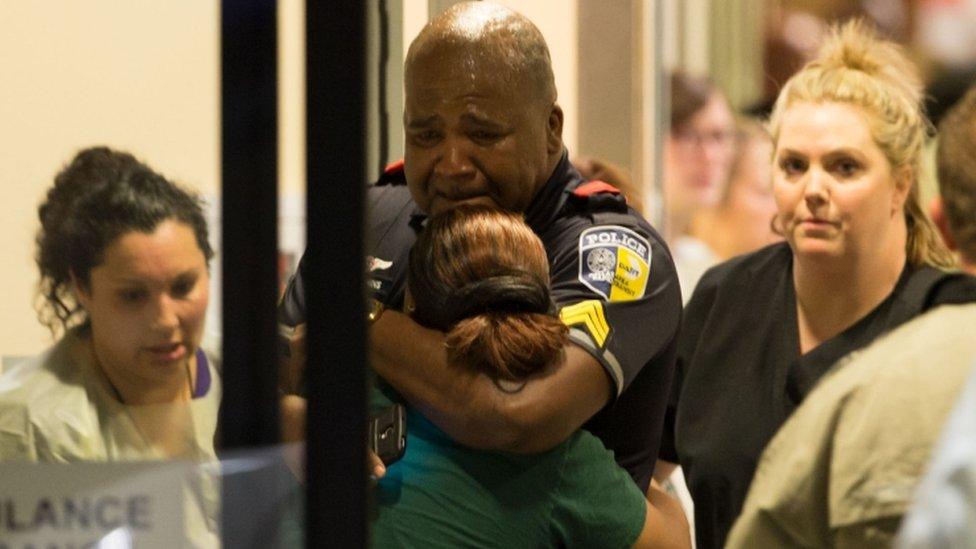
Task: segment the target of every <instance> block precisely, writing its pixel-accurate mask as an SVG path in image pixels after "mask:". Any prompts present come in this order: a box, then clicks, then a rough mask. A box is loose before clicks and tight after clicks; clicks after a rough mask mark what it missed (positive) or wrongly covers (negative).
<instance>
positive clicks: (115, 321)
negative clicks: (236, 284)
mask: <svg viewBox="0 0 976 549" xmlns="http://www.w3.org/2000/svg"><path fill="white" fill-rule="evenodd" d="M208 281H209V276H208V273H207V262H206V258H205V257H204V255H203V252H202V251H201V250H200V247H199V246H198V245H197V240H196V236H195V235H194V233H193V230H192V229H191V228H190V227H189V226H187V225H186V224H184V223H180V222H177V221H173V220H169V221H164V222H162V223H160V224H159V225H158V226H157V227H156V230H155V231H153V232H152V233H150V234H146V233H142V232H138V231H130V232H127V233H123V234H122V235H121V236H119V237H118V238H116V239H115V241H113V242H112V243H111V244H110V245H109V246H108V247H107V248H106V249H105V252H104V259H103V261H102V263H101V264H99V265H98V266H96V267H94V268H92V270H91V274H90V276H89V284H88V286H87V288H85V287H81V285H80V284H77V283H76V284H75V292H76V295H77V296H78V299H79V301H80V302H81V304H82V305H83V306H84V307H85V310H86V311H87V312H88V316H89V318H90V319H91V328H92V342H93V346H94V348H95V355H96V357H97V358H98V360H99V363H100V365H101V367H102V368H103V369H105V371H106V373H107V374H108V375H109V379H111V380H112V381H113V383H115V384H116V385H121V386H123V387H124V388H126V389H130V390H131V389H136V390H144V391H152V390H163V389H165V388H167V387H169V388H171V389H173V390H174V391H182V390H184V388H186V387H187V385H188V383H187V369H188V367H189V366H192V365H193V364H194V354H195V353H196V350H197V347H198V346H199V344H200V339H201V336H202V334H203V321H204V313H205V312H206V309H207V301H208V297H209V293H208V292H209V290H208ZM117 388H119V389H120V391H121V390H122V388H121V387H117ZM160 392H165V391H160Z"/></svg>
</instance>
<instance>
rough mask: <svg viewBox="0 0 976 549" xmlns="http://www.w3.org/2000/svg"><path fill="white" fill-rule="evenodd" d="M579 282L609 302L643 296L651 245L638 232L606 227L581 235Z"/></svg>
mask: <svg viewBox="0 0 976 549" xmlns="http://www.w3.org/2000/svg"><path fill="white" fill-rule="evenodd" d="M579 265H580V267H579V280H580V282H582V283H583V284H585V285H586V286H587V287H588V288H590V289H591V290H593V291H594V292H596V293H598V294H600V295H602V296H603V297H604V298H605V299H607V300H608V301H629V300H632V299H640V298H641V297H644V292H645V291H646V290H647V277H648V274H649V273H650V272H651V246H650V245H649V244H648V243H647V239H645V238H644V237H643V236H641V235H639V234H637V233H636V232H634V231H632V230H630V229H626V228H624V227H618V226H616V225H607V226H603V227H592V228H590V229H586V230H585V231H583V233H582V234H580V240H579Z"/></svg>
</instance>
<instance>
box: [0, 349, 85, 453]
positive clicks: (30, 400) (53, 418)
mask: <svg viewBox="0 0 976 549" xmlns="http://www.w3.org/2000/svg"><path fill="white" fill-rule="evenodd" d="M75 343H76V341H74V340H73V339H72V338H71V337H70V336H69V337H65V338H63V339H62V340H61V341H59V342H58V343H57V344H55V345H54V346H53V347H51V348H50V349H48V350H46V351H45V352H43V353H41V354H40V355H37V356H35V357H33V358H30V359H27V360H24V361H23V362H20V363H18V364H16V365H14V366H13V367H12V368H10V369H9V370H8V371H6V372H4V374H3V376H0V426H2V431H3V433H2V437H0V438H2V439H3V441H2V442H3V444H0V446H2V448H0V453H2V454H3V458H4V459H8V458H9V459H14V458H17V457H20V458H24V459H43V456H41V455H39V448H40V447H41V446H44V447H45V448H46V449H47V450H49V451H51V452H54V453H57V449H56V448H55V446H56V445H57V444H59V443H58V442H57V441H58V440H61V439H64V440H65V441H67V440H72V441H80V440H81V439H83V438H85V436H84V433H85V432H88V431H92V432H94V431H97V429H95V428H89V427H91V422H90V421H89V420H90V419H91V415H92V414H91V413H90V410H91V406H90V404H91V403H90V398H89V391H88V388H87V387H86V384H85V382H84V372H83V370H82V368H80V367H79V365H78V364H77V362H76V360H77V359H76V356H75V355H76V353H75V349H74V348H73V347H74V344H75ZM42 441H43V443H42ZM59 455H60V454H59Z"/></svg>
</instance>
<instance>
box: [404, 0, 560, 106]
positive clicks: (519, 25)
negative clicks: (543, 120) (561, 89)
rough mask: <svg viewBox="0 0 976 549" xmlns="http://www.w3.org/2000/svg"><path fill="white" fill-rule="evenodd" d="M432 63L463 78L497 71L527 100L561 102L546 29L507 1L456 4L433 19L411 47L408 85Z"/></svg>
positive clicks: (545, 104)
mask: <svg viewBox="0 0 976 549" xmlns="http://www.w3.org/2000/svg"><path fill="white" fill-rule="evenodd" d="M431 64H435V65H436V66H437V67H438V68H439V69H440V70H442V71H449V72H450V73H451V74H453V75H454V76H455V77H461V78H472V79H473V78H476V77H477V76H479V75H483V74H486V73H487V74H492V75H494V76H495V77H496V78H498V79H499V80H501V81H503V82H504V83H505V84H506V86H507V87H509V89H511V90H513V93H519V94H522V95H523V100H525V99H533V100H535V102H537V103H538V104H539V105H540V106H544V107H546V108H548V107H551V106H552V105H553V104H554V103H555V102H556V84H555V79H554V78H553V73H552V61H551V60H550V57H549V48H548V47H547V46H546V41H545V39H544V38H543V37H542V33H541V32H539V29H538V28H537V27H536V26H535V25H533V24H532V22H531V21H529V20H528V19H527V18H526V17H525V16H523V15H521V14H519V13H517V12H515V11H512V10H510V9H508V8H506V7H503V6H498V5H495V4H491V3H489V2H465V3H461V4H455V5H454V6H451V7H450V8H449V9H447V10H446V11H444V13H442V14H440V15H438V16H437V17H436V18H434V19H433V20H432V21H431V22H429V23H428V24H427V26H425V27H424V29H423V30H422V31H420V34H419V35H418V36H417V38H416V39H414V41H413V43H412V44H411V45H410V50H409V51H408V52H407V59H406V62H405V70H404V72H405V74H404V76H405V80H406V82H407V85H408V86H409V85H410V82H411V81H412V78H411V77H412V76H413V73H415V72H416V71H417V70H418V68H419V67H422V68H426V69H429V68H430V66H431ZM515 90H518V91H517V92H516V91H515ZM408 93H409V90H408Z"/></svg>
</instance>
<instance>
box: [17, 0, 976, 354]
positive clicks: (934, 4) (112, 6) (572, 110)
mask: <svg viewBox="0 0 976 549" xmlns="http://www.w3.org/2000/svg"><path fill="white" fill-rule="evenodd" d="M453 3H455V2H451V1H442V0H441V1H438V0H378V1H376V2H370V10H371V11H370V29H371V32H370V38H371V40H370V43H369V44H368V45H367V46H368V48H369V63H370V67H369V69H368V71H367V73H368V74H369V78H370V80H369V82H368V83H367V90H368V104H369V105H370V109H371V112H370V116H369V121H370V122H369V127H368V128H367V136H368V144H369V149H368V151H369V159H368V162H369V164H368V173H369V174H370V176H371V177H375V175H377V174H378V173H379V171H380V170H381V168H382V166H383V165H384V164H386V163H387V162H389V161H392V160H396V159H398V158H400V156H401V155H402V150H403V145H402V139H403V133H402V129H401V127H400V120H401V116H402V106H401V105H402V99H403V93H402V84H401V81H402V66H401V65H402V60H403V56H404V54H405V52H406V48H407V46H408V45H409V43H410V41H411V40H412V38H413V37H414V36H415V35H416V33H417V32H418V31H419V30H420V28H421V27H422V26H423V24H424V23H425V22H426V21H427V19H428V18H429V17H430V16H431V15H432V14H436V13H439V12H440V11H441V10H443V9H444V8H446V7H447V6H449V5H451V4H453ZM499 3H502V4H505V5H508V6H510V7H512V8H514V9H516V10H518V11H521V12H522V13H524V14H525V15H527V16H528V17H529V18H530V19H532V20H533V21H534V22H535V23H536V24H537V25H538V27H539V28H540V29H541V31H542V33H543V34H544V35H545V36H546V39H547V41H548V43H549V47H550V50H551V52H552V57H553V63H554V68H555V72H556V84H557V87H558V90H559V102H560V104H561V105H562V108H563V110H564V112H565V115H566V116H565V120H566V124H565V133H564V138H565V142H566V145H567V147H568V148H569V151H570V155H571V156H572V157H574V158H590V159H598V160H599V161H600V162H601V163H606V164H610V165H612V166H613V167H614V169H615V170H616V171H614V172H613V173H617V174H622V177H624V178H625V179H626V181H625V183H627V184H629V185H631V187H632V188H633V190H632V191H631V197H630V199H631V202H632V203H636V204H639V205H640V206H642V207H643V209H644V212H645V215H646V216H647V217H648V218H649V219H650V220H651V221H652V223H654V224H655V225H656V226H658V227H659V228H662V229H663V230H664V231H665V233H666V234H668V235H669V242H672V243H673V242H674V241H675V239H677V238H678V236H679V234H681V233H682V232H684V230H685V229H684V225H683V222H682V223H679V222H678V221H677V220H675V219H671V218H670V217H671V216H673V215H674V214H670V215H669V213H668V212H669V211H671V209H669V208H668V207H667V204H668V200H669V199H671V200H672V201H673V200H674V198H673V197H672V196H671V191H668V190H667V185H665V183H664V182H665V180H666V179H667V178H668V177H674V176H673V175H669V173H668V172H667V167H666V158H665V156H666V151H667V142H668V139H669V136H671V134H674V136H675V138H677V137H681V136H684V138H685V139H686V140H687V138H688V136H689V131H683V133H674V132H676V128H673V127H672V126H671V118H670V112H671V111H670V109H671V106H670V104H671V95H670V86H671V78H670V75H671V74H672V73H673V72H674V71H681V72H682V73H684V74H688V75H691V76H694V77H708V78H710V79H711V82H712V83H713V84H714V86H715V88H716V89H718V90H720V91H721V92H722V93H723V94H724V97H725V98H726V99H727V106H728V107H729V108H730V110H731V112H732V113H733V114H734V115H735V116H737V117H743V116H758V117H761V116H762V115H763V114H764V113H765V112H767V110H768V108H769V105H770V101H771V98H773V97H775V95H776V93H777V91H778V89H779V86H780V85H781V84H782V83H783V82H784V81H785V80H786V79H787V78H788V77H789V76H790V75H791V74H792V72H793V71H795V70H796V69H797V68H799V67H800V66H801V65H802V64H803V63H804V61H805V60H806V59H807V58H808V57H809V56H811V55H812V54H813V52H814V51H815V50H816V48H817V47H818V45H819V43H820V40H821V39H822V37H823V36H824V33H825V31H826V29H827V28H828V26H829V25H830V24H831V23H833V22H836V21H840V20H845V19H848V18H851V17H863V18H865V19H867V20H869V21H870V22H872V23H873V24H874V25H876V26H877V28H878V29H879V30H880V31H881V33H882V34H884V35H886V36H889V37H893V38H895V39H897V40H898V41H899V42H901V43H903V44H904V45H905V47H906V48H908V50H909V51H910V52H911V55H912V57H913V58H914V59H915V60H916V61H917V63H918V64H919V66H920V67H921V68H922V70H923V72H924V74H925V76H926V80H927V82H928V95H929V105H928V107H929V113H930V115H931V116H932V117H933V119H936V120H937V119H938V117H939V116H940V115H941V113H942V112H943V111H944V110H945V108H946V107H947V106H948V105H951V104H952V102H953V101H954V100H955V99H956V98H957V97H958V96H959V95H960V94H961V93H962V91H963V90H964V89H965V88H966V87H967V85H968V84H969V83H971V82H973V80H974V75H976V0H820V1H813V0H686V1H680V0H512V1H500V2H499ZM219 9H220V7H219V3H218V2H217V1H216V0H208V1H204V0H168V1H166V2H159V1H156V0H87V1H86V2H74V1H71V0H49V1H46V2H25V1H17V0H0V82H2V83H3V84H2V86H0V185H2V187H0V188H2V189H3V191H2V192H3V195H4V196H3V199H2V200H0V243H2V244H0V264H2V265H3V267H4V268H3V269H2V271H0V327H2V329H0V355H2V356H3V358H4V363H9V362H10V361H12V360H14V359H15V358H16V357H20V356H26V355H31V354H35V353H37V352H39V351H41V350H42V349H44V348H45V347H46V346H47V345H49V344H50V342H51V338H50V335H49V334H48V333H47V332H46V331H45V329H44V328H43V327H42V326H41V324H40V323H38V322H37V321H36V315H35V313H34V307H33V305H34V300H35V296H36V282H37V269H36V266H35V264H34V259H33V254H34V242H33V239H34V234H35V231H36V230H37V214H36V208H37V205H38V203H39V202H40V200H41V198H42V194H43V193H44V191H45V190H46V189H47V187H48V186H49V185H50V184H51V182H52V177H53V175H54V174H55V173H56V172H57V171H58V170H59V169H60V168H61V167H62V165H63V164H64V163H65V162H66V161H67V160H69V159H70V158H71V157H72V156H73V155H74V153H75V152H77V151H78V150H79V149H81V148H84V147H87V146H90V145H96V144H105V145H109V146H112V147H116V148H120V149H125V150H129V151H131V152H132V153H134V154H135V155H136V156H137V157H139V158H141V159H143V160H144V161H146V162H147V163H148V164H149V165H151V166H152V167H153V168H155V169H157V170H158V171H160V172H162V173H163V174H165V175H167V176H169V177H171V178H173V179H175V180H177V181H179V182H182V183H183V184H184V185H186V186H188V187H191V188H194V189H196V190H198V191H199V192H200V193H201V194H202V195H203V196H204V197H205V198H206V199H207V201H208V203H209V206H210V212H211V222H212V225H211V226H212V227H213V229H214V232H213V235H212V241H213V243H214V245H215V246H216V248H217V250H218V261H217V262H216V263H215V265H214V269H215V272H214V273H213V274H214V276H213V277H212V280H213V281H214V284H215V286H216V284H217V283H219V280H220V273H219V269H220V263H219V253H220V252H219V248H220V246H219V243H220V233H219V229H220V225H219V215H218V212H219V210H220V208H219V202H220V197H219V195H218V193H219V189H220V181H219V177H220V166H219V158H220V141H219V140H220V120H219V115H220V105H219V98H220V92H219V85H220V82H219V58H220V45H219V40H220V37H219ZM278 29H279V37H278V40H279V52H278V55H279V66H278V70H279V128H278V131H279V161H278V178H279V192H280V197H281V198H280V208H279V210H280V211H279V217H280V248H281V252H280V255H279V258H278V264H279V267H280V272H281V274H282V277H286V276H287V275H288V274H289V273H290V271H291V269H293V268H294V262H295V260H296V258H297V257H298V256H299V255H300V253H301V250H302V248H303V247H304V223H305V219H304V216H305V213H304V196H303V192H304V180H305V169H304V162H305V160H304V158H305V157H304V154H305V153H304V151H305V141H304V112H305V111H304V101H305V98H304V76H305V75H304V49H303V48H304V2H301V1H299V0H279V2H278ZM690 135H691V138H692V139H691V142H692V143H693V144H697V145H698V146H700V147H701V146H703V145H702V144H703V135H704V134H695V133H693V132H692V133H691V134H690ZM718 137H722V135H718V134H717V138H718ZM704 138H707V135H705V136H704ZM740 149H744V148H740ZM702 150H704V149H702ZM698 152H701V151H698ZM765 154H767V155H768V153H765ZM759 158H761V156H760V157H759ZM728 162H729V163H730V167H729V168H728V169H726V170H725V171H724V172H722V173H723V174H724V175H723V176H722V177H723V179H724V181H722V183H721V184H722V185H728V181H727V180H729V179H730V178H732V177H734V174H733V172H734V171H735V170H736V169H739V168H735V167H734V166H738V165H740V164H742V162H743V161H741V160H735V159H734V158H730V159H729V160H728ZM757 164H760V166H759V168H757V169H758V170H759V172H761V171H762V168H763V166H761V164H762V163H761V162H757ZM740 171H741V170H740ZM767 176H768V175H767ZM742 177H747V178H750V179H752V180H756V181H760V182H761V181H762V180H763V179H762V178H763V175H762V174H761V173H755V174H752V175H748V176H742ZM757 185H758V186H757V189H758V190H757V193H758V194H757V195H756V200H757V201H759V202H761V201H763V200H767V201H768V200H769V198H768V196H767V197H765V198H763V197H762V196H760V195H761V194H762V183H758V184H757ZM923 186H924V188H925V189H926V193H928V195H931V193H933V192H934V191H933V190H932V189H933V187H932V185H931V183H930V182H927V183H925V184H924V185H923ZM725 194H728V193H725ZM762 207H763V206H762V204H759V203H758V202H757V206H756V208H757V210H756V211H760V210H761V209H762ZM755 215H760V214H755ZM706 221H707V220H701V221H700V223H698V226H699V230H701V229H700V227H701V226H706V227H707V226H708V225H707V223H706ZM703 224H704V225H703ZM679 226H680V227H679ZM693 226H694V225H693ZM351 230H352V229H351ZM211 295H212V296H213V297H214V299H212V300H211V316H210V317H209V321H208V322H209V331H210V332H211V333H214V334H216V333H219V329H220V318H219V311H220V299H219V296H220V293H219V288H216V287H215V288H213V291H212V293H211Z"/></svg>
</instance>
